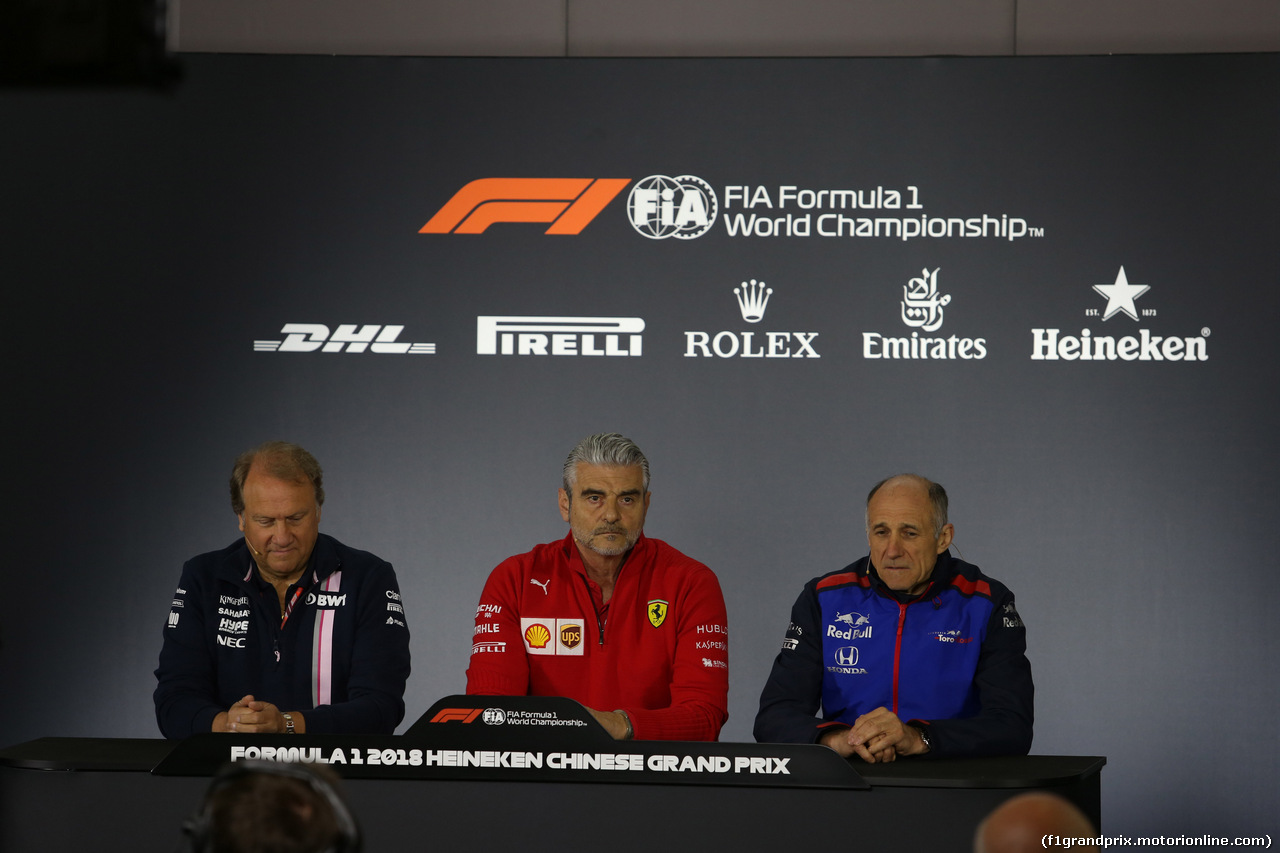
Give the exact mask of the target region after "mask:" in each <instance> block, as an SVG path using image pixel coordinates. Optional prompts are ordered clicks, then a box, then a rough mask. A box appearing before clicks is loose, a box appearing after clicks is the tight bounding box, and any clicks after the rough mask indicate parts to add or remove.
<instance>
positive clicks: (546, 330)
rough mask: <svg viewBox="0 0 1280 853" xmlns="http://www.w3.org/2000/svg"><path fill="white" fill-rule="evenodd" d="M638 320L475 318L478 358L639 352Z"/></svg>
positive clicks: (640, 325)
mask: <svg viewBox="0 0 1280 853" xmlns="http://www.w3.org/2000/svg"><path fill="white" fill-rule="evenodd" d="M643 331H644V320H642V319H640V318H639V317H477V318H476V352H477V353H478V354H480V355H496V354H498V353H499V352H501V353H502V355H625V356H639V355H640V354H641V351H642V349H643V340H642V338H641V336H640V333H641V332H643Z"/></svg>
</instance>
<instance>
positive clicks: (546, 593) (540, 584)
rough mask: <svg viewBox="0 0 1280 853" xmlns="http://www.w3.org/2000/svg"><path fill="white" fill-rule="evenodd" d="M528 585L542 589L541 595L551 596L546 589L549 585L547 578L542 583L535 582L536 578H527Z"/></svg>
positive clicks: (549, 581)
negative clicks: (531, 584) (534, 585)
mask: <svg viewBox="0 0 1280 853" xmlns="http://www.w3.org/2000/svg"><path fill="white" fill-rule="evenodd" d="M529 583H533V584H537V585H538V586H540V587H542V593H543V595H550V594H551V593H550V592H548V591H547V587H548V586H550V584H551V578H547V579H546V580H544V581H540V580H537V579H536V578H529Z"/></svg>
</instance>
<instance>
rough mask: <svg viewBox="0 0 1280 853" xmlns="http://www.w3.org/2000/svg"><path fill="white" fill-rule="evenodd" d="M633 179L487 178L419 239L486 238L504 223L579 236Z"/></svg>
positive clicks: (468, 187)
mask: <svg viewBox="0 0 1280 853" xmlns="http://www.w3.org/2000/svg"><path fill="white" fill-rule="evenodd" d="M629 183H631V179H630V178H481V179H479V180H476V181H472V182H471V183H469V184H467V185H466V186H465V187H463V188H462V189H460V190H458V192H457V193H456V194H454V196H453V198H451V199H449V201H448V202H446V203H445V206H444V207H442V208H440V210H439V211H438V212H437V213H436V215H435V216H433V217H431V219H430V220H428V221H427V224H426V225H423V226H422V228H420V229H419V230H418V233H419V234H483V233H484V231H485V229H487V228H488V227H489V226H490V225H493V224H495V223H499V222H547V223H550V226H549V227H548V228H547V230H546V233H547V234H579V233H581V232H582V229H583V228H586V227H587V225H589V224H590V223H591V221H592V220H593V219H595V218H596V216H597V215H599V213H600V211H602V210H604V209H605V207H606V206H607V205H608V204H609V202H611V201H613V199H614V197H615V196H617V195H618V193H620V192H622V190H623V188H624V187H625V186H626V185H627V184H629Z"/></svg>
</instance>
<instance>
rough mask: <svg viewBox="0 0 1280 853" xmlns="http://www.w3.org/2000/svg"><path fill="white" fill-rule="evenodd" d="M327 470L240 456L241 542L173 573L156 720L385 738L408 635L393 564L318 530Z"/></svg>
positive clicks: (169, 724) (272, 452) (294, 449)
mask: <svg viewBox="0 0 1280 853" xmlns="http://www.w3.org/2000/svg"><path fill="white" fill-rule="evenodd" d="M322 479H323V472H322V471H321V470H320V465H319V463H318V462H316V460H315V457H314V456H312V455H311V454H310V453H308V452H307V451H306V450H304V449H302V448H301V447H298V446H297V445H293V444H288V443H286V442H282V441H273V442H268V443H266V444H263V445H261V446H260V447H257V448H254V449H253V450H250V451H248V452H246V453H243V454H241V456H240V457H239V458H238V459H237V460H236V462H235V466H234V467H233V469H232V474H231V508H232V510H233V511H234V512H235V514H236V517H237V518H238V519H239V524H240V530H241V532H242V533H243V534H244V535H243V536H242V538H240V539H239V540H237V541H236V542H234V543H232V544H231V545H230V546H228V547H226V548H224V549H223V550H221V551H212V552H210V553H208V554H201V555H200V556H198V557H195V558H194V559H192V560H189V561H188V562H187V563H186V565H184V566H183V568H182V579H181V580H180V581H179V582H178V589H177V591H176V592H175V593H174V597H173V607H172V609H171V610H170V611H169V620H168V624H167V625H166V627H165V629H164V646H163V648H162V649H161V650H160V666H159V668H158V669H157V670H156V679H157V681H158V682H159V683H158V684H157V686H156V691H155V703H156V719H157V721H158V722H159V723H160V731H161V732H162V733H163V734H164V736H165V737H171V738H177V737H186V736H188V735H191V734H196V733H199V732H209V731H212V732H240V733H245V734H249V733H255V734H262V733H285V734H294V733H302V732H307V731H309V732H313V733H320V734H329V733H366V734H391V733H392V732H393V731H395V727H396V725H397V724H398V723H399V722H400V720H401V719H402V718H403V717H404V687H405V681H406V679H408V677H409V629H408V626H407V625H406V622H405V615H404V606H403V602H402V601H401V597H400V589H399V586H398V585H397V583H396V575H395V572H394V571H393V570H392V568H391V565H390V564H389V563H387V562H386V561H384V560H381V559H379V558H378V557H375V556H374V555H373V554H370V553H368V552H366V551H358V550H356V549H354V548H348V547H347V546H346V545H343V544H342V543H341V542H339V541H338V540H336V539H334V538H333V537H331V536H325V535H323V534H321V533H320V530H319V527H320V507H321V506H322V505H323V504H324V486H323V482H322Z"/></svg>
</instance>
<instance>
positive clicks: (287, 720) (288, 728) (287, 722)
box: [280, 714, 298, 735]
mask: <svg viewBox="0 0 1280 853" xmlns="http://www.w3.org/2000/svg"><path fill="white" fill-rule="evenodd" d="M280 716H282V717H284V733H285V734H287V735H296V734H297V733H298V732H297V730H295V729H294V727H293V714H281V715H280Z"/></svg>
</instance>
